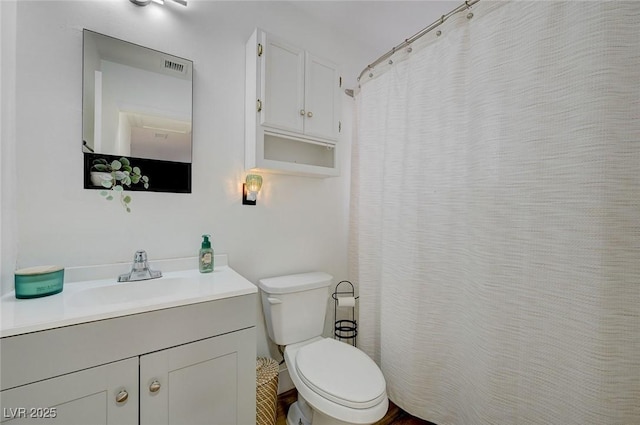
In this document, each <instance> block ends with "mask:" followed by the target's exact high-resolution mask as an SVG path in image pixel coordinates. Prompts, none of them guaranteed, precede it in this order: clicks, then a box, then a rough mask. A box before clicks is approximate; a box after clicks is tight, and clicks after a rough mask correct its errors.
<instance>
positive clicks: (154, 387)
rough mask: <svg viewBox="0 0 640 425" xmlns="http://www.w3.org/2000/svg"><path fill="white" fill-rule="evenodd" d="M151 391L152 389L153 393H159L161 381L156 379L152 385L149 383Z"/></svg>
mask: <svg viewBox="0 0 640 425" xmlns="http://www.w3.org/2000/svg"><path fill="white" fill-rule="evenodd" d="M149 391H151V392H152V393H157V392H158V391H160V382H158V381H155V380H154V381H153V382H152V383H151V385H149Z"/></svg>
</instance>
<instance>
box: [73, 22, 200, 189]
mask: <svg viewBox="0 0 640 425" xmlns="http://www.w3.org/2000/svg"><path fill="white" fill-rule="evenodd" d="M87 32H89V33H93V34H98V35H100V36H104V37H109V38H113V39H115V40H118V41H121V42H123V43H128V44H132V45H135V46H138V47H141V48H144V49H147V50H152V51H154V52H158V53H160V54H166V55H170V56H174V57H176V58H180V59H182V60H185V61H188V62H190V63H191V66H192V68H191V129H192V130H191V161H190V162H178V161H166V160H160V159H150V158H138V157H133V156H125V157H126V158H128V159H129V160H130V162H131V164H132V166H137V167H139V168H140V169H141V170H142V174H143V175H145V176H147V177H148V178H149V188H148V189H145V188H144V187H142V185H140V186H138V185H131V187H128V188H127V189H126V190H131V191H147V192H171V193H191V184H192V183H191V180H192V170H191V169H192V163H193V80H194V78H193V74H194V72H195V69H194V67H193V61H191V60H189V59H185V58H181V57H179V56H176V55H172V54H170V53H165V52H161V51H159V50H156V49H151V48H149V47H145V46H141V45H139V44H136V43H131V42H129V41H125V40H122V39H118V38H115V37H111V36H109V35H106V34H101V33H98V32H96V31H92V30H89V29H86V28H84V29H83V31H82V93H83V94H82V114H84V99H85V95H84V70H85V60H84V48H85V34H86V33H87ZM82 118H83V121H82V122H83V125H84V116H83V117H82ZM81 132H82V134H84V129H82V128H81ZM81 139H84V138H83V137H81ZM81 149H82V153H83V156H84V164H83V171H84V173H83V174H84V188H85V189H97V190H104V188H103V187H102V186H96V185H94V184H93V183H92V182H91V166H92V165H93V161H94V160H95V159H98V158H103V159H106V160H107V161H108V162H111V161H113V160H115V159H120V158H122V157H123V155H110V154H102V153H95V152H93V151H92V150H91V148H89V147H88V146H86V142H85V141H84V140H82V146H81Z"/></svg>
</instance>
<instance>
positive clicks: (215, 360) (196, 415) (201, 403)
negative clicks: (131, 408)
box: [140, 328, 256, 425]
mask: <svg viewBox="0 0 640 425" xmlns="http://www.w3.org/2000/svg"><path fill="white" fill-rule="evenodd" d="M255 361H256V342H255V328H249V329H245V330H242V331H237V332H232V333H230V334H226V335H221V336H218V337H214V338H209V339H204V340H201V341H197V342H193V343H190V344H185V345H181V346H179V347H174V348H169V349H166V350H162V351H158V352H156V353H151V354H148V355H144V356H141V357H140V423H141V424H142V425H147V424H148V425H161V424H192V425H197V424H220V425H231V424H241V425H244V424H250V423H255V420H256V401H255V398H256V395H255V394H256V393H255V388H256V386H255V377H256V371H255Z"/></svg>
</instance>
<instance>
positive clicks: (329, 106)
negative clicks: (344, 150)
mask: <svg viewBox="0 0 640 425" xmlns="http://www.w3.org/2000/svg"><path fill="white" fill-rule="evenodd" d="M338 78H339V77H338V71H337V68H336V66H335V65H334V64H332V63H331V62H327V61H324V60H322V59H320V58H318V57H316V56H313V55H311V54H309V53H307V54H306V65H305V110H306V118H305V122H304V133H305V135H307V136H312V137H321V138H323V139H330V140H335V139H336V138H337V135H338V112H337V109H336V108H337V106H336V105H337V100H338V90H339V82H338Z"/></svg>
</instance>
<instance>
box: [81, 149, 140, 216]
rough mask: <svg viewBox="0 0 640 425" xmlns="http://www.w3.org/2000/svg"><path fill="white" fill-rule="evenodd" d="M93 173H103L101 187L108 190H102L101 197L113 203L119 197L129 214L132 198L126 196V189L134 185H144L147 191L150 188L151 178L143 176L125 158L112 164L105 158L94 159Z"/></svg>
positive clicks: (137, 168)
mask: <svg viewBox="0 0 640 425" xmlns="http://www.w3.org/2000/svg"><path fill="white" fill-rule="evenodd" d="M91 171H97V172H100V173H103V174H102V176H101V181H100V185H102V187H104V188H105V189H108V190H101V191H100V195H101V196H103V197H104V198H105V199H106V200H107V201H111V200H113V199H114V197H115V196H118V195H119V197H120V203H121V204H122V206H123V207H124V208H125V209H126V210H127V212H131V207H130V206H129V203H130V202H131V196H130V195H125V193H124V189H125V187H131V185H133V184H142V186H143V187H144V188H145V189H148V188H149V178H148V177H147V176H143V175H142V171H141V170H140V168H139V167H132V166H131V163H130V162H129V160H128V159H127V158H124V157H122V158H120V159H119V160H118V159H115V160H113V161H111V162H109V161H107V160H106V159H104V158H98V159H94V160H93V164H92V165H91Z"/></svg>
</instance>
